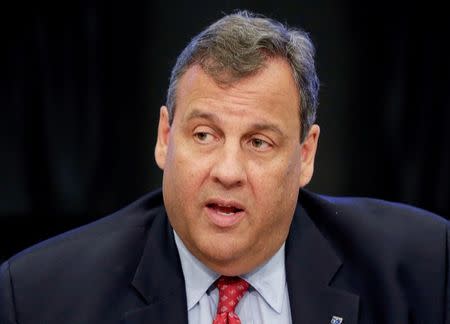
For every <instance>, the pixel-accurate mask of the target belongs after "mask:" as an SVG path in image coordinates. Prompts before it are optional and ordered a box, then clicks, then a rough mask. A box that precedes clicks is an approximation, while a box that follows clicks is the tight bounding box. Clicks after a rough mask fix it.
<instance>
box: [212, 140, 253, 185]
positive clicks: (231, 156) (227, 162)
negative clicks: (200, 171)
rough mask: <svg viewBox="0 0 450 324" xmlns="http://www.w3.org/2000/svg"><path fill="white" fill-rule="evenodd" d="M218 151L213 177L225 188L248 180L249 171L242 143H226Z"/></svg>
mask: <svg viewBox="0 0 450 324" xmlns="http://www.w3.org/2000/svg"><path fill="white" fill-rule="evenodd" d="M217 153H218V154H217V156H216V159H215V161H214V165H213V167H212V168H211V178H212V179H213V180H214V181H215V182H217V183H220V184H221V185H222V186H224V187H225V188H232V187H239V186H242V185H243V184H244V183H245V182H246V181H247V172H246V168H245V164H246V163H245V154H244V152H242V150H241V147H240V145H239V144H237V143H236V144H232V143H225V144H224V145H223V146H222V148H221V149H220V150H219V152H217Z"/></svg>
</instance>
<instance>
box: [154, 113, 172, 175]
mask: <svg viewBox="0 0 450 324" xmlns="http://www.w3.org/2000/svg"><path fill="white" fill-rule="evenodd" d="M169 134H170V125H169V111H168V109H167V107H166V106H162V107H161V109H160V111H159V123H158V138H157V140H156V146H155V160H156V164H157V165H158V166H159V168H160V169H161V170H164V166H165V164H166V155H167V148H168V145H169Z"/></svg>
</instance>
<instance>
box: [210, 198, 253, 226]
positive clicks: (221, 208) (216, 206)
mask: <svg viewBox="0 0 450 324" xmlns="http://www.w3.org/2000/svg"><path fill="white" fill-rule="evenodd" d="M205 207H206V211H207V213H206V214H207V215H208V218H209V220H210V221H211V222H212V223H213V224H215V225H216V226H218V227H221V228H233V227H234V226H236V225H237V224H238V223H239V222H240V221H241V220H242V219H243V218H245V216H246V212H245V208H244V206H243V205H241V204H240V203H239V202H235V201H222V200H220V199H214V200H210V201H208V202H207V203H206V205H205Z"/></svg>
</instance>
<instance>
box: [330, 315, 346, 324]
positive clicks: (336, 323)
mask: <svg viewBox="0 0 450 324" xmlns="http://www.w3.org/2000/svg"><path fill="white" fill-rule="evenodd" d="M343 322H344V319H343V318H342V317H338V316H333V317H332V318H331V322H330V324H342V323H343Z"/></svg>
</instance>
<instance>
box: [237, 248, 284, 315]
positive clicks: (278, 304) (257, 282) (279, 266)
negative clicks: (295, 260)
mask: <svg viewBox="0 0 450 324" xmlns="http://www.w3.org/2000/svg"><path fill="white" fill-rule="evenodd" d="M284 247H285V244H284V243H283V245H282V246H281V248H280V249H279V250H278V251H277V253H275V254H274V255H273V256H272V257H271V258H270V259H269V260H268V261H267V262H266V263H265V264H263V265H261V266H260V267H258V268H257V269H255V270H253V271H252V272H249V273H247V274H245V275H243V276H241V277H242V278H243V279H245V280H247V282H248V283H249V284H250V285H251V286H252V287H253V288H254V289H255V290H256V291H257V292H258V293H259V294H260V295H261V296H262V297H263V298H264V300H265V301H266V302H267V303H268V304H269V305H270V307H272V308H273V309H274V310H275V311H276V312H277V313H281V310H282V306H283V299H284V298H283V297H284V289H285V287H286V270H285V267H284Z"/></svg>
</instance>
